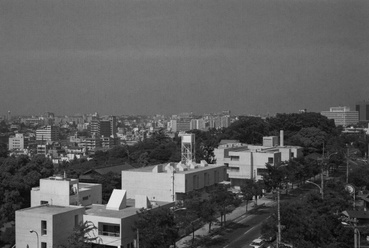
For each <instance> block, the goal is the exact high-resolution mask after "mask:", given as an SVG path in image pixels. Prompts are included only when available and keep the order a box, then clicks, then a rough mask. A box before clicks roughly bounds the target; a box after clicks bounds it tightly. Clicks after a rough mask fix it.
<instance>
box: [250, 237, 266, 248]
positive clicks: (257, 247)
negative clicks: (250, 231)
mask: <svg viewBox="0 0 369 248" xmlns="http://www.w3.org/2000/svg"><path fill="white" fill-rule="evenodd" d="M250 246H252V247H254V248H264V247H265V241H264V240H262V239H254V240H253V241H252V243H251V244H250Z"/></svg>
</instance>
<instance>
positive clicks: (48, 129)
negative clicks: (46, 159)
mask: <svg viewBox="0 0 369 248" xmlns="http://www.w3.org/2000/svg"><path fill="white" fill-rule="evenodd" d="M36 140H38V141H57V140H58V130H57V127H56V126H45V127H43V128H40V129H37V130H36Z"/></svg>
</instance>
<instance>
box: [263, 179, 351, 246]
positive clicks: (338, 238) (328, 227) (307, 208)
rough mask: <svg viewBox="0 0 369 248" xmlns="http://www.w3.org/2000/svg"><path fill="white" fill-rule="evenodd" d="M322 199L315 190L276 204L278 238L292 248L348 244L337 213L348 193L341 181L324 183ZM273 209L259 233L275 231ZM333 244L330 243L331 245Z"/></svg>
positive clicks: (342, 208)
mask: <svg viewBox="0 0 369 248" xmlns="http://www.w3.org/2000/svg"><path fill="white" fill-rule="evenodd" d="M325 190H326V192H325V193H326V197H325V200H324V201H323V200H322V199H321V197H320V195H319V194H317V193H316V192H315V191H312V193H310V192H308V193H306V194H305V195H302V196H300V197H299V198H298V199H293V200H290V201H288V202H282V203H281V207H280V213H281V225H282V226H283V227H284V228H283V229H282V233H281V234H282V240H284V241H286V242H293V244H294V246H296V247H342V248H343V247H352V246H349V245H350V242H349V241H348V240H350V239H348V238H347V234H348V232H349V230H347V229H345V228H344V227H343V226H342V225H341V223H340V220H339V219H338V215H337V213H339V212H341V211H342V210H344V209H346V208H347V207H348V203H349V200H348V197H349V196H348V193H347V192H345V190H344V187H343V184H342V183H336V182H330V183H328V184H327V186H326V188H325ZM276 226H277V212H276V210H275V212H274V214H273V215H272V217H271V218H269V219H268V220H267V221H266V222H264V223H263V225H262V229H261V231H262V234H263V235H270V234H271V233H273V232H276ZM332 244H334V246H332Z"/></svg>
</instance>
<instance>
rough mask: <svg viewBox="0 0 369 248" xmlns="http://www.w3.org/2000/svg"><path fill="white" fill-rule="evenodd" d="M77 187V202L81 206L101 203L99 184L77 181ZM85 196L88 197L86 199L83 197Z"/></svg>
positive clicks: (100, 186)
mask: <svg viewBox="0 0 369 248" xmlns="http://www.w3.org/2000/svg"><path fill="white" fill-rule="evenodd" d="M79 187H80V189H79V193H78V196H79V203H80V204H82V206H88V205H91V204H101V203H102V185H101V184H90V183H79ZM85 197H88V199H84V198H85Z"/></svg>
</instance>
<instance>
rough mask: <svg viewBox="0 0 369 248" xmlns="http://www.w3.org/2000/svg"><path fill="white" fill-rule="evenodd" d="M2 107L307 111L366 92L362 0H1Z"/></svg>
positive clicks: (368, 48)
mask: <svg viewBox="0 0 369 248" xmlns="http://www.w3.org/2000/svg"><path fill="white" fill-rule="evenodd" d="M0 11H1V14H0V115H2V116H5V115H7V113H8V110H10V111H11V114H12V115H38V114H42V113H45V112H53V113H55V114H56V115H72V114H74V113H94V112H99V113H101V114H103V115H125V114H126V115H153V114H166V115H170V114H176V113H181V112H191V111H192V112H194V113H196V114H202V113H210V112H220V111H222V110H227V109H229V110H231V111H232V113H233V114H236V115H242V114H254V115H258V114H268V113H269V114H271V115H273V114H275V113H292V112H298V110H300V109H307V110H308V111H312V112H320V111H323V110H328V109H329V107H332V106H349V107H351V109H354V105H355V103H356V102H358V101H361V100H368V99H369V87H368V78H369V70H368V68H369V43H368V40H369V15H368V13H369V1H367V0H352V1H347V0H326V1H321V0H280V1H272V0H227V1H225V0H223V1H222V0H215V1H214V0H201V1H199V0H186V1H183V0H174V1H173V0H138V1H128V0H122V1H117V0H104V1H100V0H90V1H87V2H86V1H81V0H73V1H70V0H62V1H49V0H38V1H36V0H18V1H13V0H3V1H1V2H0Z"/></svg>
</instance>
